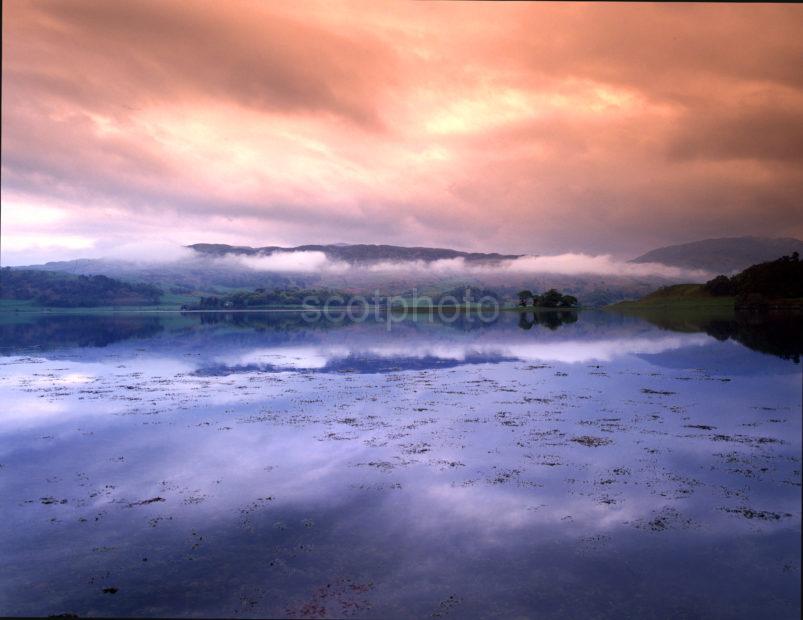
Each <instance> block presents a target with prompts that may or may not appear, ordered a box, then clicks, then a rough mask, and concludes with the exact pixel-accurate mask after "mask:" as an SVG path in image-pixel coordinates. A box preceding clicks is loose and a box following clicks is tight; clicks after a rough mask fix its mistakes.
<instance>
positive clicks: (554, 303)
mask: <svg viewBox="0 0 803 620" xmlns="http://www.w3.org/2000/svg"><path fill="white" fill-rule="evenodd" d="M517 296H518V298H519V306H521V307H522V308H526V307H527V305H528V302H529V305H531V306H532V307H534V308H576V307H577V304H578V301H577V297H575V296H574V295H564V294H563V293H561V292H560V291H558V290H556V289H554V288H551V289H549V290H548V291H546V292H545V293H542V294H541V295H539V294H537V293H533V292H532V291H529V290H523V291H519V292H518V295H517Z"/></svg>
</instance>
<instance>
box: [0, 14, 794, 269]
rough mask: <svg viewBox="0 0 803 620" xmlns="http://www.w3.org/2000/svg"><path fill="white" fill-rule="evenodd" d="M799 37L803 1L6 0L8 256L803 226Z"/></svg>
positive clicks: (652, 238)
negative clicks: (125, 247)
mask: <svg viewBox="0 0 803 620" xmlns="http://www.w3.org/2000/svg"><path fill="white" fill-rule="evenodd" d="M802 57H803V7H801V6H794V5H793V6H781V5H766V6H760V5H759V6H757V5H748V6H743V5H727V4H725V5H716V4H715V5H706V4H691V5H687V4H677V5H671V6H661V5H630V4H619V5H617V4H600V5H582V4H529V3H409V4H408V3H384V2H357V1H355V2H348V3H338V4H334V3H330V2H326V3H317V2H303V3H279V2H257V1H254V2H252V1H236V2H235V1H232V2H225V3H223V2H213V1H207V0H194V1H191V2H160V1H155V0H138V1H137V2H125V3H121V2H106V1H103V0H69V1H66V0H65V1H58V0H40V1H37V2H25V1H22V0H8V1H7V2H4V3H3V78H2V79H3V107H2V129H3V141H2V200H3V214H2V215H3V221H2V241H3V243H2V251H3V254H2V260H3V262H4V263H7V262H9V261H10V262H39V261H38V260H37V258H44V259H49V258H57V257H68V256H80V255H102V254H104V253H108V252H111V251H113V250H114V249H115V248H116V247H117V246H119V245H122V244H126V243H131V241H132V239H149V240H150V239H155V240H158V241H159V242H160V243H161V242H162V241H165V242H169V243H173V244H188V243H194V242H201V241H211V242H228V243H234V244H250V245H271V244H276V245H297V244H302V243H316V242H323V243H329V242H338V241H343V242H351V243H360V242H363V243H366V242H367V243H371V242H375V243H397V244H405V245H437V246H451V247H457V248H459V249H467V250H479V251H503V252H516V253H526V254H552V255H557V254H563V253H566V252H588V253H591V254H595V255H596V254H606V253H612V254H613V255H614V256H616V258H617V259H619V258H624V257H630V256H634V255H636V254H637V253H641V252H642V251H644V250H647V249H651V248H652V247H655V246H657V245H662V244H666V243H673V242H684V241H689V240H694V239H697V238H704V237H712V236H732V235H741V234H764V235H779V236H797V237H803V209H801V206H800V201H799V196H800V195H801V193H802V192H803V166H801V163H803V132H801V127H803V73H801V71H800V70H799V65H800V58H802ZM296 259H298V260H301V259H300V258H299V257H296V258H294V259H293V260H296ZM273 260H279V259H278V258H276V259H273ZM304 260H308V261H312V260H314V257H305V258H304ZM594 260H596V261H597V263H599V261H600V260H602V259H599V258H597V259H594ZM574 262H575V263H576V262H577V261H576V260H574ZM586 262H588V261H586ZM542 263H543V261H542ZM597 263H595V265H596V266H594V265H591V266H592V267H594V269H596V270H600V269H603V267H602V266H600V265H601V263H600V264H597ZM541 267H543V264H542V265H541ZM281 269H282V268H281V266H279V267H277V270H281ZM597 272H598V271H592V273H597Z"/></svg>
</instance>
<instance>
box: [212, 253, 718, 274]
mask: <svg viewBox="0 0 803 620" xmlns="http://www.w3.org/2000/svg"><path fill="white" fill-rule="evenodd" d="M222 260H226V261H227V262H229V263H235V264H239V265H242V266H244V267H247V268H248V269H253V270H256V271H270V272H279V273H298V274H312V273H315V274H322V273H323V274H342V275H347V274H349V273H350V272H358V273H361V274H365V273H371V274H375V275H382V274H388V275H402V274H404V275H408V276H415V275H416V274H419V275H421V276H461V275H468V276H481V275H492V274H509V275H530V274H532V275H535V274H550V275H567V276H618V277H622V276H625V277H628V276H630V277H661V278H667V279H689V280H694V281H702V280H706V279H708V278H710V277H711V275H712V274H710V273H708V272H706V271H702V270H688V269H681V268H678V267H671V266H668V265H664V264H661V263H629V262H626V261H622V260H618V259H616V258H613V257H612V256H610V255H608V254H600V255H590V254H575V253H566V254H556V255H553V256H522V257H520V258H517V259H513V260H501V261H493V262H489V261H482V262H480V261H467V260H465V259H464V258H462V257H458V258H449V259H440V260H434V261H423V260H418V261H379V262H372V263H354V264H353V263H348V262H345V261H339V260H333V259H330V258H329V257H328V256H327V255H326V254H325V253H324V252H318V251H312V252H274V253H272V254H267V255H264V256H260V255H258V256H250V255H236V254H235V255H229V256H227V257H225V258H224V259H222Z"/></svg>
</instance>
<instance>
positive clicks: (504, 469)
mask: <svg viewBox="0 0 803 620" xmlns="http://www.w3.org/2000/svg"><path fill="white" fill-rule="evenodd" d="M470 319H471V317H467V316H465V315H459V316H457V317H456V318H455V320H453V321H451V322H444V321H430V320H427V319H426V318H425V317H419V318H418V319H415V320H414V319H408V320H405V321H401V322H394V323H393V324H392V326H391V328H390V329H388V325H387V321H385V320H382V319H380V320H378V321H368V322H365V323H360V324H343V323H340V324H337V323H327V322H323V321H319V322H314V323H307V322H305V321H303V320H302V319H301V318H300V317H299V315H294V314H276V313H274V314H253V315H252V314H239V315H237V314H235V315H214V314H207V315H203V314H194V315H185V316H179V315H170V314H165V315H158V314H148V315H136V314H120V315H96V316H89V315H87V316H81V315H65V316H40V317H28V318H25V317H22V318H20V317H14V316H7V317H4V320H3V321H0V337H2V343H1V346H2V349H0V354H1V356H0V399H1V402H2V405H3V406H2V412H1V413H0V438H1V439H0V495H1V496H2V520H3V530H2V534H0V537H1V538H0V545H1V548H2V556H3V559H4V561H3V563H2V568H0V571H2V573H0V614H3V615H48V614H60V613H75V614H79V615H81V616H85V615H86V616H91V615H104V616H115V615H118V616H121V615H122V616H182V615H186V616H204V617H210V616H225V617H230V616H242V617H253V616H259V617H264V616H290V617H343V616H353V617H409V616H415V617H449V616H452V617H456V618H457V617H483V618H485V617H502V618H510V617H536V616H537V617H539V618H562V617H566V616H574V617H580V616H582V617H611V618H613V617H617V618H618V617H622V616H631V617H636V616H637V617H662V618H663V617H673V616H678V617H700V616H706V617H728V618H754V617H773V618H797V617H799V607H800V603H799V601H800V585H799V580H800V564H801V562H800V532H801V512H800V501H801V486H800V484H801V473H800V471H801V464H800V461H801V441H800V439H801V365H800V363H796V361H795V357H796V352H797V350H796V349H795V348H794V346H793V347H792V348H791V349H790V348H789V343H790V342H791V343H795V342H797V340H796V339H799V338H800V334H799V331H798V332H795V331H794V330H795V329H796V327H794V326H793V327H789V326H782V327H780V328H779V327H778V326H777V325H776V326H772V328H771V329H764V328H762V327H761V325H752V326H744V325H736V324H709V325H707V326H704V327H699V326H697V327H695V326H689V325H687V324H677V325H673V324H671V322H669V323H666V322H663V323H662V322H657V323H658V324H653V323H649V322H646V321H643V320H640V319H636V318H626V317H619V316H615V315H607V314H603V313H591V312H583V313H581V314H580V315H579V316H577V315H566V314H564V315H558V314H551V315H541V316H540V317H536V316H532V315H524V316H522V317H520V316H519V315H518V314H515V313H508V314H503V315H502V316H501V317H500V318H499V320H497V321H496V322H494V323H492V324H485V323H482V322H480V321H477V320H470ZM789 330H793V331H789ZM795 346H796V345H795Z"/></svg>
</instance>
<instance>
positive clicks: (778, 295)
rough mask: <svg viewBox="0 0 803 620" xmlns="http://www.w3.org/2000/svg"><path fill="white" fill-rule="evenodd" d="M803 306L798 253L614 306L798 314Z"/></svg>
mask: <svg viewBox="0 0 803 620" xmlns="http://www.w3.org/2000/svg"><path fill="white" fill-rule="evenodd" d="M801 305H803V261H801V260H800V256H799V254H798V253H797V252H793V253H792V254H791V255H790V256H782V257H780V258H778V259H776V260H772V261H766V262H762V263H758V264H757V265H752V266H750V267H748V268H747V269H744V270H743V271H741V272H740V273H738V274H736V275H734V276H732V277H730V278H729V277H728V276H725V275H719V276H717V277H716V278H713V279H712V280H709V281H708V282H706V283H705V284H674V285H671V286H664V287H661V288H659V289H658V290H656V291H653V292H652V293H650V294H649V295H645V296H644V297H642V298H641V299H638V300H636V301H625V302H620V303H618V304H615V305H614V306H613V307H614V308H616V309H620V310H628V309H632V310H639V309H643V310H647V309H668V310H683V309H692V308H703V307H718V308H728V309H731V310H733V309H736V310H748V309H749V310H781V311H796V310H798V309H799V308H800V307H801Z"/></svg>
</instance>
